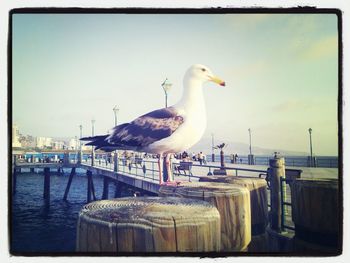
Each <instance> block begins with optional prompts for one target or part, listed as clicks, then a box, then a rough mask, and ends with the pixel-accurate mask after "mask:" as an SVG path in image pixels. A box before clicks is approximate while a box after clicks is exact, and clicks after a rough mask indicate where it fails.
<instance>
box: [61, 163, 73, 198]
mask: <svg viewBox="0 0 350 263" xmlns="http://www.w3.org/2000/svg"><path fill="white" fill-rule="evenodd" d="M74 175H75V167H73V168H72V170H71V172H70V175H69V179H68V183H67V187H66V190H65V191H64V196H63V200H64V201H67V197H68V193H69V189H70V186H71V184H72V180H73V177H74Z"/></svg>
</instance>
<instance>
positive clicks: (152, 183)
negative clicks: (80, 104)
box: [12, 158, 340, 254]
mask: <svg viewBox="0 0 350 263" xmlns="http://www.w3.org/2000/svg"><path fill="white" fill-rule="evenodd" d="M116 162H117V164H116ZM93 164H94V165H91V164H90V163H80V162H79V163H69V162H64V163H15V164H14V165H13V174H12V191H13V194H16V182H17V174H18V173H20V172H21V170H22V171H23V169H27V170H29V171H34V170H42V171H43V173H44V179H43V199H44V201H45V205H46V206H47V207H49V205H50V186H51V184H50V174H51V171H55V170H56V171H62V170H63V169H71V170H70V175H69V179H68V182H67V186H66V189H65V192H64V194H63V200H69V191H70V188H71V183H72V181H73V180H74V176H75V175H76V170H77V169H83V170H85V171H86V178H87V189H86V190H87V192H86V193H87V199H86V200H87V203H90V202H92V201H96V200H98V199H101V200H104V199H108V198H109V193H108V189H109V184H115V185H116V192H115V195H114V197H120V184H125V185H128V186H131V187H134V188H136V189H138V190H139V191H140V192H147V193H152V194H154V195H163V196H164V195H165V196H167V195H170V196H171V195H172V194H175V196H181V197H184V198H188V199H189V200H192V198H193V196H192V195H193V192H196V191H198V193H199V194H198V196H199V197H198V198H199V199H201V200H205V201H208V200H206V199H203V198H200V197H203V196H205V195H206V194H208V193H209V192H210V191H214V192H215V191H216V190H215V189H214V190H213V189H211V190H210V189H209V188H208V189H209V190H208V189H205V190H203V191H205V192H206V191H209V192H208V193H207V192H206V193H204V192H203V193H202V192H200V191H199V190H198V189H201V188H198V187H196V185H198V181H203V180H205V181H207V180H208V179H210V178H212V179H213V180H214V181H216V182H218V183H217V184H220V183H219V182H220V181H222V182H221V183H222V184H225V185H226V186H227V187H228V185H232V187H236V188H237V187H245V190H246V191H247V193H246V196H247V197H248V199H247V200H245V202H244V203H245V205H244V206H245V207H249V210H250V207H256V206H260V205H261V204H260V201H261V200H260V199H259V198H256V196H255V195H256V193H255V192H256V191H258V190H257V189H258V187H257V186H255V185H254V187H253V185H251V183H250V182H248V181H249V180H248V179H247V178H246V177H245V178H243V177H242V176H249V177H255V180H262V179H256V178H263V179H265V178H266V180H267V181H268V197H267V202H268V204H267V203H266V196H265V195H266V194H263V196H264V198H263V199H264V200H265V201H263V203H264V207H265V208H266V206H267V205H268V206H269V207H270V208H269V221H268V227H267V228H266V232H265V231H258V232H257V233H256V235H255V236H254V235H251V229H255V228H256V226H260V225H262V226H263V229H265V226H266V223H265V221H264V220H265V219H266V213H265V212H266V211H265V210H264V211H265V212H264V211H263V213H261V215H263V216H260V214H259V216H258V217H257V216H255V215H254V216H253V214H252V213H251V211H247V212H246V214H245V215H244V216H241V217H239V218H245V219H247V218H249V222H248V221H247V222H245V221H242V220H241V219H238V217H237V220H236V221H237V222H239V223H234V227H236V226H237V225H239V226H241V229H247V231H243V232H244V233H246V236H242V233H243V232H242V231H241V230H240V231H239V233H240V235H241V236H240V238H234V235H233V234H232V233H233V232H232V231H231V232H232V233H231V232H230V231H229V230H227V229H226V228H225V227H226V226H225V225H224V226H221V232H222V233H221V239H222V240H221V241H220V243H221V250H220V251H236V252H237V251H246V249H247V246H248V245H249V243H252V242H250V240H254V239H253V237H255V239H259V240H258V241H259V242H257V243H256V242H254V243H256V244H258V246H255V245H254V250H251V251H254V252H288V251H293V247H299V248H300V247H302V248H303V249H304V248H305V247H306V248H308V247H309V246H312V247H313V244H311V245H309V243H308V240H307V239H305V238H304V236H303V235H302V233H303V232H305V231H303V232H302V233H301V232H300V229H301V228H300V225H298V227H299V228H298V231H299V232H298V239H295V238H293V237H294V233H295V232H294V224H293V222H292V221H291V219H292V213H291V212H292V210H291V207H292V205H293V211H294V212H295V211H297V209H300V208H298V204H299V203H300V204H302V203H304V202H306V203H307V202H308V201H307V200H306V201H305V200H299V203H298V204H297V202H294V203H293V204H292V200H291V196H290V187H291V185H292V184H293V181H295V180H296V179H297V178H310V179H312V180H315V177H316V176H317V175H316V172H315V170H310V171H308V169H312V168H306V169H305V170H306V173H305V174H304V169H303V171H301V170H299V169H298V170H296V169H290V168H288V169H286V168H285V163H284V159H283V158H282V159H281V158H275V159H272V160H271V162H270V167H266V166H265V167H263V166H260V167H259V166H256V167H254V168H256V169H253V168H252V167H251V166H250V167H246V166H242V165H241V166H239V165H235V166H234V167H226V169H227V176H216V177H215V176H210V174H211V169H217V168H218V167H215V166H210V165H202V166H199V165H193V166H192V171H190V173H187V174H184V173H178V174H176V175H175V180H176V181H179V182H180V185H181V186H182V187H179V189H177V190H175V191H174V190H171V189H170V188H167V187H164V186H163V189H161V186H160V185H159V179H158V178H159V177H158V171H157V170H156V169H155V167H157V165H156V161H155V160H144V161H143V162H141V163H140V162H138V163H133V162H130V161H129V162H128V161H126V160H115V162H114V163H110V164H108V163H107V162H106V163H105V164H103V163H101V162H96V161H95V162H93ZM175 165H176V164H175ZM205 169H207V171H208V172H205V171H206V170H205ZM314 169H317V168H314ZM174 171H176V169H174ZM301 172H302V174H301ZM96 175H97V176H102V177H103V193H102V196H101V197H96V194H95V189H94V183H93V177H94V176H96ZM327 176H329V174H328V173H323V174H322V173H321V177H322V178H327ZM329 177H331V178H333V179H337V174H336V176H334V174H333V175H332V174H331V175H330V176H329ZM334 177H336V178H334ZM220 178H222V180H221V179H220ZM227 178H228V179H227ZM233 178H237V180H231V179H233ZM239 178H241V179H239ZM212 179H210V180H209V181H212ZM235 181H236V182H235ZM238 181H241V182H238ZM199 184H203V183H199ZM214 184H215V183H214ZM336 184H337V183H336ZM237 185H240V186H237ZM264 187H265V188H264V189H265V190H264V191H266V185H265V184H264ZM219 188H220V187H219ZM255 188H257V189H255ZM183 189H189V190H188V191H187V192H186V193H182V192H181V191H182V190H183ZM259 189H260V188H259ZM286 189H288V190H286ZM221 191H222V190H221ZM260 191H262V190H261V189H260V190H259V191H258V192H259V194H260ZM322 191H323V190H322ZM249 192H250V194H249ZM323 192H324V191H323ZM220 194H221V192H220V191H219V192H217V193H212V195H213V196H216V195H218V196H219V195H220ZM195 196H197V195H196V194H195ZM259 196H260V195H259ZM305 196H306V195H305ZM336 197H337V196H336V195H334V198H335V200H337V199H336ZM198 198H197V199H198ZM236 199H237V198H236V197H234V196H233V197H232V200H231V201H230V200H229V199H228V201H227V202H228V203H230V204H231V203H235V202H236V201H237V200H238V199H237V200H236ZM249 200H250V201H249ZM259 200H260V201H259ZM216 203H217V202H213V204H216ZM314 203H315V204H314V205H315V206H316V207H318V206H317V202H314ZM332 204H333V203H332ZM332 204H330V206H329V207H332ZM336 204H337V203H336ZM241 206H242V205H239V207H241ZM225 207H229V206H225ZM287 207H289V209H287ZM318 208H319V209H322V208H321V207H318ZM318 208H317V209H318ZM333 208H334V209H335V211H339V209H340V208H339V207H338V206H337V205H333ZM336 208H337V209H336ZM217 209H218V211H219V213H220V218H221V217H224V215H225V213H226V212H227V211H226V210H227V209H226V208H225V209H221V207H220V206H217ZM315 209H316V208H315ZM300 211H301V210H300ZM320 211H321V210H320ZM233 214H237V215H239V213H236V212H234V213H233ZM251 215H252V219H250V218H251ZM329 216H332V215H329ZM229 218H232V216H230V217H229ZM256 218H258V221H257V223H256V222H255V221H256ZM295 218H300V217H297V216H296V215H294V219H295ZM302 218H303V217H302ZM316 219H317V218H316ZM316 219H314V220H316ZM227 220H229V219H225V220H221V225H222V224H224V223H225V222H226V221H227ZM288 220H289V221H288ZM295 220H296V219H295ZM320 220H321V219H320ZM335 220H336V219H335ZM299 221H300V220H299ZM336 221H337V220H336ZM286 222H287V223H292V225H289V226H288V225H287V223H286ZM107 224H108V222H107ZM227 226H228V225H227ZM232 227H233V226H231V228H232ZM254 227H255V228H254ZM335 228H336V227H335ZM336 229H338V228H336ZM287 231H288V232H287ZM102 232H103V231H102ZM102 232H101V233H102ZM333 232H334V233H335V234H334V233H333ZM333 232H332V238H333V239H334V240H338V239H337V238H338V236H339V234H338V232H336V231H333ZM82 233H83V232H82ZM223 233H224V234H225V233H230V234H229V236H230V238H232V239H229V238H225V236H224V235H223ZM322 235H323V232H320V236H322ZM260 240H261V241H262V242H263V243H264V242H265V243H268V244H269V246H268V247H269V248H267V247H266V246H261V247H260ZM295 240H296V241H295ZM79 242H84V241H79ZM293 242H296V245H293V244H294V243H293ZM305 242H306V245H305V244H304V243H305ZM333 243H336V242H333ZM337 244H338V243H337ZM214 247H217V243H215V245H214ZM186 249H187V248H186ZM327 249H328V248H327ZM327 249H324V248H322V250H319V249H318V248H317V249H316V251H318V252H320V253H321V252H322V251H323V252H324V251H327V253H331V254H332V253H333V254H334V253H337V251H339V250H337V249H338V247H330V248H329V249H328V250H327ZM83 250H84V249H83ZM137 250H138V249H137V248H135V250H134V251H137ZM214 250H215V249H214ZM84 251H85V250H84ZM87 251H89V250H87ZM152 251H156V250H152ZM194 251H195V249H194ZM248 251H250V250H249V248H248Z"/></svg>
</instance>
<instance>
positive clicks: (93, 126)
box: [91, 119, 96, 136]
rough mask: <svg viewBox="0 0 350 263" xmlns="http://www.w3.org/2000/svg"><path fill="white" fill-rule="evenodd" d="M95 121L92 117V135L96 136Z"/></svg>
mask: <svg viewBox="0 0 350 263" xmlns="http://www.w3.org/2000/svg"><path fill="white" fill-rule="evenodd" d="M95 122H96V120H94V119H92V120H91V135H92V136H94V134H95Z"/></svg>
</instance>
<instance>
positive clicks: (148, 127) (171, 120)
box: [105, 107, 184, 150]
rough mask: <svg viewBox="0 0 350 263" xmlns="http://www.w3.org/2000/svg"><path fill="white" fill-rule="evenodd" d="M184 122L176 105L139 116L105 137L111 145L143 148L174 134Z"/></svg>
mask: <svg viewBox="0 0 350 263" xmlns="http://www.w3.org/2000/svg"><path fill="white" fill-rule="evenodd" d="M183 122H184V118H183V116H180V115H179V114H178V112H177V110H176V109H175V108H174V107H168V108H163V109H159V110H155V111H152V112H149V113H147V114H145V115H142V116H141V117H138V118H137V119H135V120H134V121H133V122H131V123H129V124H122V125H123V126H122V125H120V126H116V127H114V128H113V131H112V133H111V134H110V135H109V136H108V137H106V138H105V141H106V142H107V143H108V144H109V145H115V146H116V147H118V146H125V147H129V148H134V149H137V150H142V148H144V147H146V146H147V145H149V144H151V143H153V142H155V141H159V140H162V139H164V138H166V137H169V136H170V135H171V134H173V133H174V132H175V131H176V130H177V129H178V128H179V127H180V126H181V125H182V123H183Z"/></svg>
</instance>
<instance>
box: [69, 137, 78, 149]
mask: <svg viewBox="0 0 350 263" xmlns="http://www.w3.org/2000/svg"><path fill="white" fill-rule="evenodd" d="M78 148H79V142H78V139H77V138H72V139H70V140H69V142H68V149H69V150H77V149H78Z"/></svg>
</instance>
